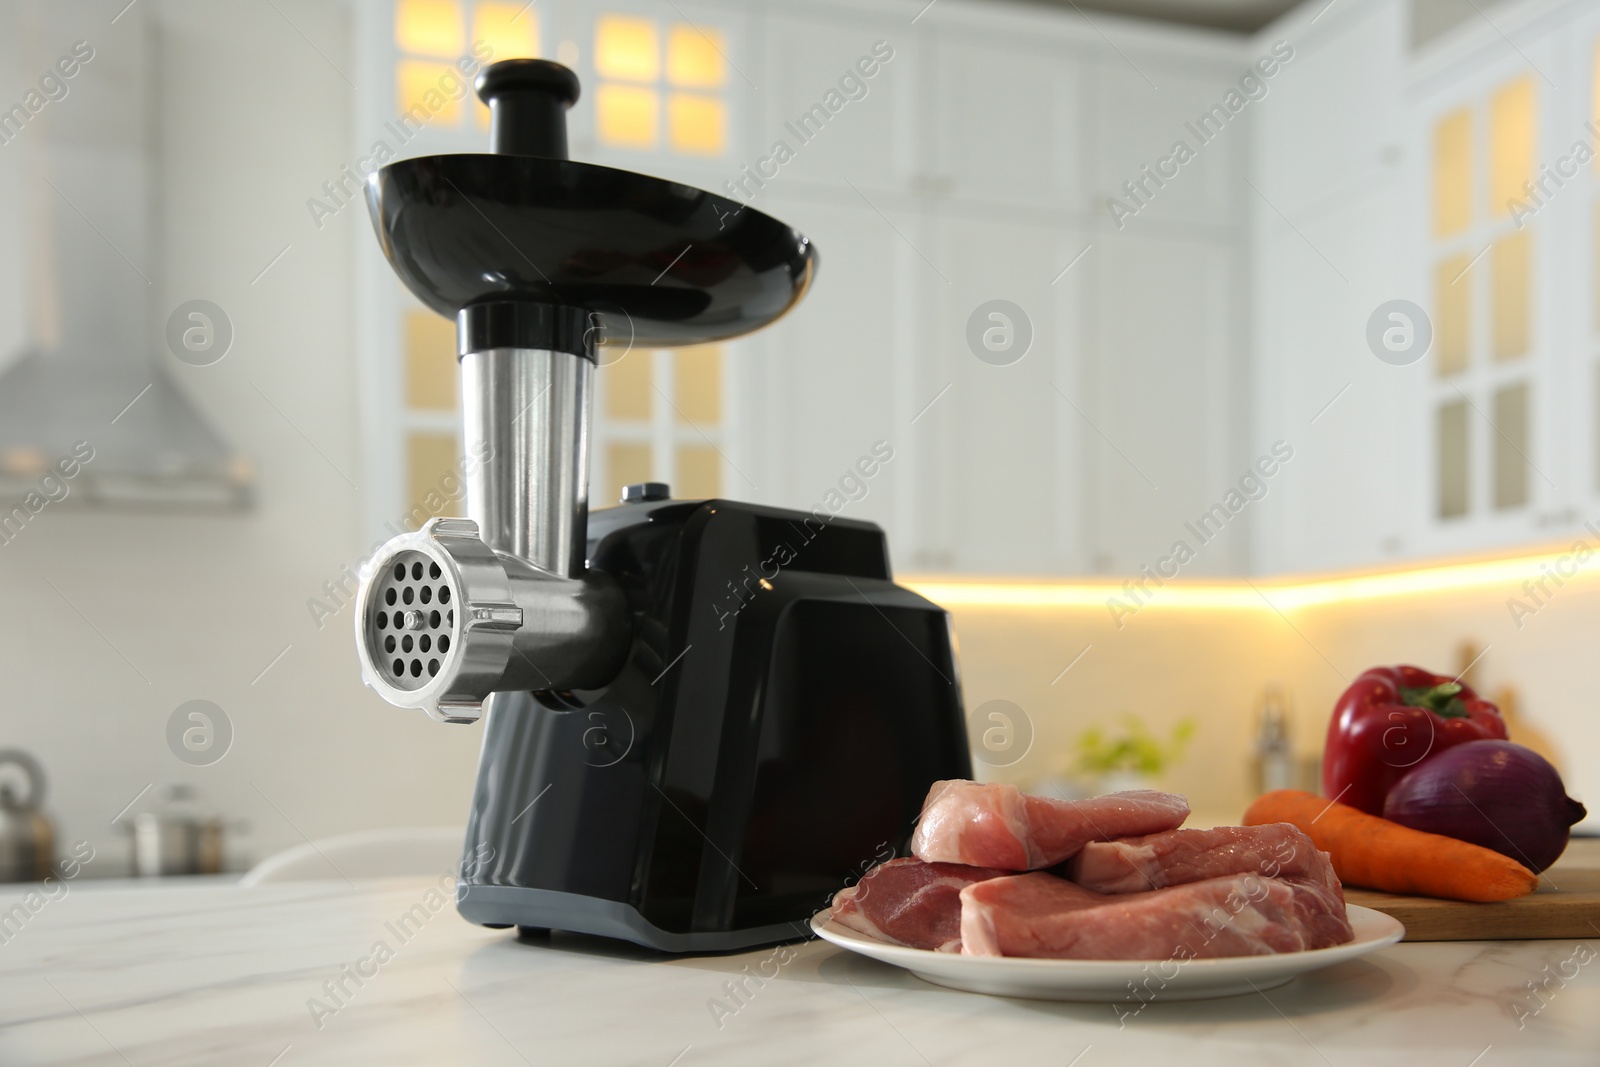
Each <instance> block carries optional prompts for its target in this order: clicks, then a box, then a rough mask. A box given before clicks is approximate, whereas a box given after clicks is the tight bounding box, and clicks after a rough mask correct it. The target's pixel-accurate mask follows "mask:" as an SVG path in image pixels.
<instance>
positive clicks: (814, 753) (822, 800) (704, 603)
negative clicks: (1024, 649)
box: [356, 59, 971, 952]
mask: <svg viewBox="0 0 1600 1067" xmlns="http://www.w3.org/2000/svg"><path fill="white" fill-rule="evenodd" d="M477 89H478V93H479V95H480V96H481V97H482V98H483V100H484V101H485V102H486V103H487V104H488V105H489V108H490V116H491V139H490V147H491V149H492V153H493V154H489V155H443V156H429V157H424V158H418V159H408V160H403V161H401V162H397V163H393V164H390V165H389V166H387V167H384V168H383V169H382V170H380V171H378V172H376V173H374V174H373V175H372V176H371V177H370V178H369V179H368V183H367V203H368V207H369V208H370V210H371V214H372V219H373V225H374V228H375V229H376V231H377V235H378V240H379V242H380V243H381V244H382V246H383V251H384V254H385V255H386V256H387V257H388V259H389V262H390V264H391V265H392V266H393V267H394V270H395V272H396V273H397V274H399V276H400V278H401V280H402V281H404V282H405V284H406V285H407V287H409V288H410V290H411V291H412V292H413V293H415V294H416V295H417V296H418V297H419V298H420V299H421V300H422V301H423V302H424V303H425V304H426V305H427V306H428V307H430V308H432V309H433V310H435V311H437V312H439V313H440V314H444V315H449V316H452V317H453V318H454V319H455V320H456V325H457V336H458V341H459V353H460V362H461V381H462V387H461V396H462V417H463V425H464V436H465V445H466V450H467V453H468V455H469V456H472V457H474V458H475V459H476V460H477V462H476V464H475V465H474V466H473V467H472V468H471V470H470V471H469V474H468V478H467V512H468V515H469V516H470V518H466V519H456V518H435V519H431V520H429V521H428V522H427V524H426V525H424V526H423V527H422V529H420V530H418V531H417V532H415V533H410V534H404V535H401V536H399V537H396V538H394V539H393V540H391V541H389V542H388V543H386V544H385V545H384V546H383V547H382V548H380V549H379V550H378V551H377V552H376V553H374V555H373V556H372V557H371V559H370V560H369V561H368V562H367V564H366V565H365V566H364V567H363V569H362V573H361V587H360V591H359V593H358V600H357V603H358V608H359V610H358V612H357V615H356V644H357V648H358V650H359V654H360V658H361V667H362V674H363V677H364V679H365V681H366V683H367V684H368V685H369V686H371V687H372V688H373V689H375V690H376V691H377V692H378V694H379V695H380V696H382V697H383V698H384V699H385V700H387V701H388V702H390V703H391V704H395V705H398V706H400V707H408V708H420V709H422V710H424V711H426V712H427V713H428V714H429V715H431V716H432V717H434V718H435V719H439V720H441V721H444V722H454V723H470V722H474V721H476V720H478V719H479V718H480V717H482V718H484V719H485V720H486V721H485V732H484V738H483V751H482V755H481V757H480V763H479V768H478V779H477V784H476V787H475V789H474V795H473V799H472V807H471V812H470V816H469V820H468V825H467V840H466V845H465V851H464V859H463V865H462V871H461V876H460V881H459V883H458V887H457V907H458V909H459V910H460V912H461V914H462V915H463V916H465V917H466V918H467V919H469V920H471V921H473V922H477V923H481V924H483V925H485V926H493V927H504V926H512V925H515V926H518V927H520V928H522V929H523V930H524V931H535V930H550V929H556V930H567V931H576V932H581V933H588V934H597V935H602V936H606V937H615V938H623V939H626V940H629V941H634V942H637V943H639V944H642V945H647V946H651V947H654V948H658V949H662V950H666V951H669V952H715V951H726V950H731V949H738V948H743V947H748V946H752V945H759V944H762V943H767V942H774V941H780V940H788V939H794V938H797V937H801V936H806V934H807V930H806V928H805V925H804V924H805V921H806V920H807V919H808V918H809V917H810V916H811V915H812V914H813V913H814V912H816V911H817V910H818V909H819V908H821V907H822V906H823V905H824V904H826V902H827V900H828V897H829V896H830V895H831V894H832V893H833V892H834V891H835V890H837V889H840V888H842V887H843V886H844V885H846V884H848V883H849V881H850V880H851V879H852V877H859V875H860V874H861V873H862V872H863V871H864V870H865V869H866V868H867V867H868V866H869V865H871V864H872V863H873V862H875V861H879V860H882V859H884V858H885V857H886V856H887V855H889V854H890V852H891V850H899V851H900V853H901V854H903V850H904V845H905V842H906V840H907V839H908V837H909V833H910V829H911V826H912V823H913V821H914V820H915V818H916V816H917V813H918V810H919V807H920V805H921V802H922V800H923V797H924V796H925V794H926V793H927V790H928V787H929V785H930V784H931V783H932V782H934V781H935V780H938V779H941V778H966V777H970V776H971V764H970V758H969V755H968V748H967V738H966V729H965V726H964V723H963V720H962V706H961V694H960V687H959V682H958V678H957V674H956V662H955V658H954V654H953V650H952V642H951V637H950V627H949V620H948V617H947V615H946V614H945V612H944V611H942V610H941V609H940V608H939V607H937V606H936V605H934V604H932V603H930V602H928V601H927V600H925V599H923V598H922V597H920V596H917V595H916V594H914V593H912V592H910V591H908V590H906V589H903V588H901V587H899V586H897V585H895V584H894V583H893V581H892V580H891V576H890V571H889V557H888V548H887V544H886V542H885V538H884V535H883V532H882V531H881V530H880V529H878V527H876V526H874V525H872V524H871V523H867V522H861V521H857V520H853V519H846V518H841V517H835V516H833V515H831V514H829V513H828V512H827V511H826V510H825V509H818V510H817V511H815V512H803V511H784V510H779V509H776V508H770V507H760V506H755V505H750V504H740V503H736V502H733V501H728V500H673V499H671V498H670V496H669V494H668V492H667V487H665V486H662V485H658V484H654V483H651V484H647V485H641V486H631V487H629V489H628V491H627V493H626V494H625V496H624V502H623V503H622V504H621V505H620V506H618V507H612V508H607V509H604V510H600V511H597V512H595V513H594V514H593V515H590V514H589V511H588V479H589V462H588V460H589V410H590V394H591V390H592V388H593V378H594V374H595V366H596V359H597V352H598V351H599V345H600V344H602V343H605V344H607V345H608V349H607V351H613V350H614V347H615V346H620V345H631V347H632V348H634V349H649V348H659V347H663V346H670V345H681V344H697V343H703V342H709V341H717V340H723V339H726V338H730V337H736V336H738V335H740V334H744V333H747V332H749V331H752V330H755V329H758V328H759V327H762V326H765V325H767V324H768V323H770V322H773V321H774V320H776V319H777V318H779V317H780V316H781V315H783V314H784V313H785V312H787V311H788V310H789V309H790V308H791V307H793V306H794V305H795V304H796V303H797V302H798V301H799V299H800V297H801V296H802V295H803V294H804V293H805V291H806V288H807V286H808V285H809V284H810V282H811V279H812V276H813V273H814V272H815V270H816V266H817V257H816V252H815V250H814V249H813V248H812V247H811V244H810V243H809V242H808V241H807V240H806V238H805V237H803V236H802V235H800V234H799V233H797V232H795V231H794V230H792V229H790V228H789V227H787V226H785V225H784V224H783V223H781V222H779V221H778V220H776V219H774V218H771V217H770V216H768V215H765V214H763V213H761V212H759V211H756V210H754V209H752V208H750V207H748V206H746V205H742V204H739V203H736V202H734V201H731V200H728V199H726V198H723V197H720V196H717V195H714V194H712V193H707V192H703V191H701V190H699V189H693V188H689V187H687V186H684V185H679V184H676V183H674V182H669V181H664V180H661V179H658V178H652V177H647V176H645V175H641V174H634V173H630V172H627V171H622V170H616V169H612V168H609V167H600V166H592V165H589V164H584V163H577V162H572V161H570V160H568V159H567V138H566V114H565V113H566V110H567V109H568V108H569V107H571V106H572V104H573V103H574V102H575V101H576V100H577V98H578V80H577V77H576V76H575V75H574V74H573V73H572V72H571V71H570V70H568V69H567V68H565V67H562V66H559V65H558V64H555V63H550V62H546V61H542V60H526V59H522V60H509V61H506V62H501V63H496V64H493V65H491V66H489V67H487V68H485V69H484V71H483V72H482V73H481V74H480V75H479V78H478V82H477ZM623 358H628V357H627V356H624V357H623ZM633 358H639V357H638V356H634V357H633Z"/></svg>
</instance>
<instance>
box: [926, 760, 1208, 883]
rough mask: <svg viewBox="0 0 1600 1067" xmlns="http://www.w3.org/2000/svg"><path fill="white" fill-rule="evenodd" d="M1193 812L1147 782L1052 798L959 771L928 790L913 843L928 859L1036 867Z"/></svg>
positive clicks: (1166, 825)
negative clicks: (1132, 787)
mask: <svg viewBox="0 0 1600 1067" xmlns="http://www.w3.org/2000/svg"><path fill="white" fill-rule="evenodd" d="M1188 817H1189V802H1188V801H1187V800H1185V799H1184V798H1183V797H1180V796H1177V795H1175V794H1172V793H1158V792H1155V791H1154V790H1150V789H1135V790H1131V791H1129V792H1126V793H1107V794H1106V795H1105V796H1099V797H1090V798H1089V799H1088V800H1051V799H1050V798H1048V797H1035V796H1028V795H1026V794H1024V793H1022V792H1021V791H1020V790H1019V789H1017V787H1016V786H1014V785H1006V784H1004V783H1000V782H995V783H990V784H988V785H981V784H979V783H978V782H968V781H963V780H959V779H955V780H951V781H945V782H935V783H934V784H933V788H932V789H931V790H929V791H928V799H927V800H925V801H923V804H922V815H921V817H919V818H918V820H917V830H916V833H915V834H914V835H913V836H912V838H911V851H912V852H913V853H914V854H916V856H917V858H919V859H923V860H926V861H928V862H929V863H968V864H971V865H973V866H975V867H1003V868H1005V869H1006V870H1008V871H1032V870H1038V869H1039V868H1041V867H1049V866H1052V865H1054V864H1057V863H1060V862H1061V861H1062V860H1064V859H1066V858H1067V857H1069V856H1071V855H1073V854H1074V853H1076V852H1077V851H1078V850H1079V849H1080V848H1082V847H1083V846H1084V845H1085V844H1086V843H1087V842H1090V841H1113V840H1116V839H1117V838H1119V837H1129V836H1132V835H1135V834H1153V833H1159V832H1160V831H1162V830H1172V829H1176V828H1177V827H1179V826H1181V825H1183V820H1184V819H1186V818H1188Z"/></svg>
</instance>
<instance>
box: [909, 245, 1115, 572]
mask: <svg viewBox="0 0 1600 1067" xmlns="http://www.w3.org/2000/svg"><path fill="white" fill-rule="evenodd" d="M933 236H934V238H935V240H933V241H932V242H930V243H929V244H928V245H927V246H926V248H924V249H922V250H921V251H922V253H924V254H925V258H924V255H921V254H919V255H918V257H917V258H916V259H915V260H914V261H913V262H912V264H911V266H912V270H913V272H914V278H915V280H916V291H917V294H918V302H917V308H918V321H917V323H916V333H915V336H916V350H915V358H914V362H913V364H912V367H911V372H912V373H911V376H910V379H909V380H910V382H911V386H910V387H911V389H912V390H913V400H914V408H915V410H916V412H917V414H916V419H917V421H916V424H915V426H914V427H913V429H914V430H915V433H914V436H913V438H912V449H913V454H912V460H913V463H914V465H915V469H916V474H917V479H918V481H917V498H916V505H917V510H916V516H917V520H918V523H917V524H918V527H919V533H920V534H921V537H922V539H921V541H920V543H919V544H918V548H919V550H920V551H919V554H918V555H917V556H916V557H914V558H913V560H912V564H913V566H915V567H916V568H917V569H919V570H935V569H936V570H957V571H966V572H975V573H983V574H1048V573H1061V572H1064V571H1071V570H1077V569H1081V567H1082V566H1083V561H1084V553H1083V540H1082V536H1081V533H1080V530H1081V523H1082V510H1081V496H1082V485H1081V479H1080V478H1079V467H1080V459H1079V449H1078V442H1079V434H1078V427H1077V426H1076V424H1075V419H1074V415H1073V413H1072V410H1071V407H1070V405H1069V402H1068V399H1067V398H1069V397H1070V398H1073V399H1077V396H1078V395H1079V394H1080V386H1079V383H1078V378H1077V375H1078V371H1079V347H1078V345H1077V343H1076V304H1077V293H1078V289H1079V286H1080V284H1081V283H1082V277H1083V276H1082V275H1081V274H1080V273H1079V271H1080V269H1081V267H1082V263H1079V264H1078V265H1077V266H1075V267H1074V268H1073V269H1072V270H1071V271H1067V272H1066V273H1065V274H1063V273H1062V270H1063V268H1064V267H1066V266H1067V265H1068V264H1069V263H1071V261H1072V259H1073V258H1074V257H1075V256H1077V255H1078V254H1079V253H1080V252H1081V251H1082V248H1083V243H1082V241H1081V239H1080V238H1078V237H1077V236H1076V235H1075V234H1074V233H1072V232H1070V231H1067V230H1065V229H1061V228H1052V227H1044V226H1022V225H1016V224H1012V223H1006V222H996V221H992V220H988V219H983V218H974V217H962V216H959V215H955V214H953V213H947V214H946V215H945V216H944V217H943V218H942V219H941V220H940V221H939V223H938V225H937V227H936V228H935V229H934V230H933Z"/></svg>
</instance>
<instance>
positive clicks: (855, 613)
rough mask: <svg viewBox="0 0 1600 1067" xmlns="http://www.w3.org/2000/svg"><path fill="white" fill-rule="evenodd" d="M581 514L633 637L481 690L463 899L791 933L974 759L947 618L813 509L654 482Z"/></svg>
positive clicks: (637, 931)
mask: <svg viewBox="0 0 1600 1067" xmlns="http://www.w3.org/2000/svg"><path fill="white" fill-rule="evenodd" d="M589 534H590V537H589V544H588V547H589V552H588V555H589V565H590V568H591V569H592V570H599V571H603V572H605V573H606V574H607V575H608V576H609V577H610V579H611V580H613V581H615V582H616V584H617V585H618V586H619V587H620V588H621V589H622V591H623V593H624V594H625V596H626V598H627V600H628V604H629V608H630V610H631V611H632V613H633V632H634V635H635V636H634V641H633V647H632V649H631V650H630V653H629V657H628V660H627V662H626V665H625V666H624V667H623V670H622V672H621V674H620V675H619V676H618V677H617V678H616V680H615V681H614V682H612V683H611V684H610V685H609V686H607V687H606V688H605V689H603V690H598V691H591V692H584V691H579V692H571V693H560V694H554V693H543V694H535V693H525V692H503V693H496V694H494V695H493V696H492V697H491V698H490V700H489V703H488V713H487V716H486V723H485V736H484V745H483V752H482V756H481V758H480V763H479V770H478V783H477V787H476V789H475V792H474V799H473V807H472V812H471V815H470V817H469V822H468V831H467V841H466V852H465V855H466V857H467V863H466V865H465V866H466V869H467V870H468V871H469V872H470V877H468V878H466V879H464V880H463V881H462V883H461V884H460V886H459V889H458V896H457V900H458V908H459V910H460V911H461V914H462V915H463V916H465V917H466V918H467V919H469V920H471V921H474V922H479V923H482V924H484V925H496V926H497V925H505V924H515V925H518V926H526V927H546V928H552V929H557V930H570V931H578V932H583V933H590V934H598V935H601V936H606V937H616V938H621V939H624V940H628V941H633V942H636V943H638V944H641V945H646V946H649V947H652V948H657V949H661V950H663V951H667V952H723V951H729V950H732V949H738V948H747V947H751V946H754V945H760V944H765V943H771V942H777V941H784V940H793V939H795V938H799V937H804V936H807V929H806V926H805V923H806V921H807V920H808V919H809V918H810V917H811V916H812V915H813V914H815V913H816V912H817V911H818V910H820V909H821V908H823V907H825V906H826V905H827V903H828V900H829V898H830V897H831V896H832V894H833V893H834V892H836V891H838V890H839V889H842V888H844V887H845V886H846V885H849V884H851V883H852V882H853V880H854V879H856V878H859V877H860V875H861V874H862V873H863V872H864V871H866V870H867V869H868V868H870V867H871V866H872V865H873V864H875V863H878V862H882V861H883V860H885V859H888V858H890V857H891V856H894V855H904V854H906V844H907V841H908V839H909V835H910V831H911V827H912V824H913V823H914V821H915V819H916V817H917V814H918V813H919V811H920V809H921V805H922V801H923V799H924V797H925V796H926V795H927V791H928V788H929V786H930V785H931V784H932V783H933V782H934V781H937V780H939V779H943V778H966V777H970V776H971V763H970V757H969V755H968V746H967V737H966V727H965V723H964V721H963V717H962V710H961V695H960V688H959V684H958V678H957V675H956V664H955V659H954V653H953V649H952V644H951V638H950V629H949V619H948V616H947V615H946V614H945V612H944V611H943V610H942V609H940V608H939V607H937V606H936V605H934V604H932V603H930V602H929V601H927V600H924V599H923V598H922V597H920V596H918V595H916V594H914V593H912V592H910V591H909V590H906V589H903V588H901V587H899V586H896V585H895V584H894V583H893V582H892V581H891V580H890V574H889V563H888V554H887V547H886V544H885V539H884V536H883V533H882V531H881V530H879V529H878V528H877V527H876V526H873V525H872V524H870V523H865V522H859V521H855V520H849V519H842V518H835V517H833V516H830V515H828V514H827V513H826V512H824V511H818V512H815V513H806V512H794V511H781V510H778V509H773V508H765V507H759V506H755V505H749V504H740V503H734V502H730V501H724V500H711V501H696V502H685V501H651V502H643V503H635V504H627V505H624V506H622V507H619V508H611V509H607V510H604V511H597V512H595V513H594V514H593V515H592V516H591V518H590V523H589Z"/></svg>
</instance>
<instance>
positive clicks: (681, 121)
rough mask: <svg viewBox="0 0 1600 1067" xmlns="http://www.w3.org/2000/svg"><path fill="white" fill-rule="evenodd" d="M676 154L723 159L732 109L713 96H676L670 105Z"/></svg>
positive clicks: (668, 118) (671, 130) (671, 133)
mask: <svg viewBox="0 0 1600 1067" xmlns="http://www.w3.org/2000/svg"><path fill="white" fill-rule="evenodd" d="M667 120H668V121H667V128H668V136H669V139H670V141H671V143H672V150H673V151H674V152H680V153H682V154H684V155H690V156H720V155H721V154H722V150H723V147H724V146H725V145H726V144H727V142H728V108H727V105H726V104H724V103H723V102H722V101H721V100H719V99H717V98H716V97H713V96H696V95H693V94H690V93H673V94H672V98H671V99H670V100H668V101H667Z"/></svg>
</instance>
